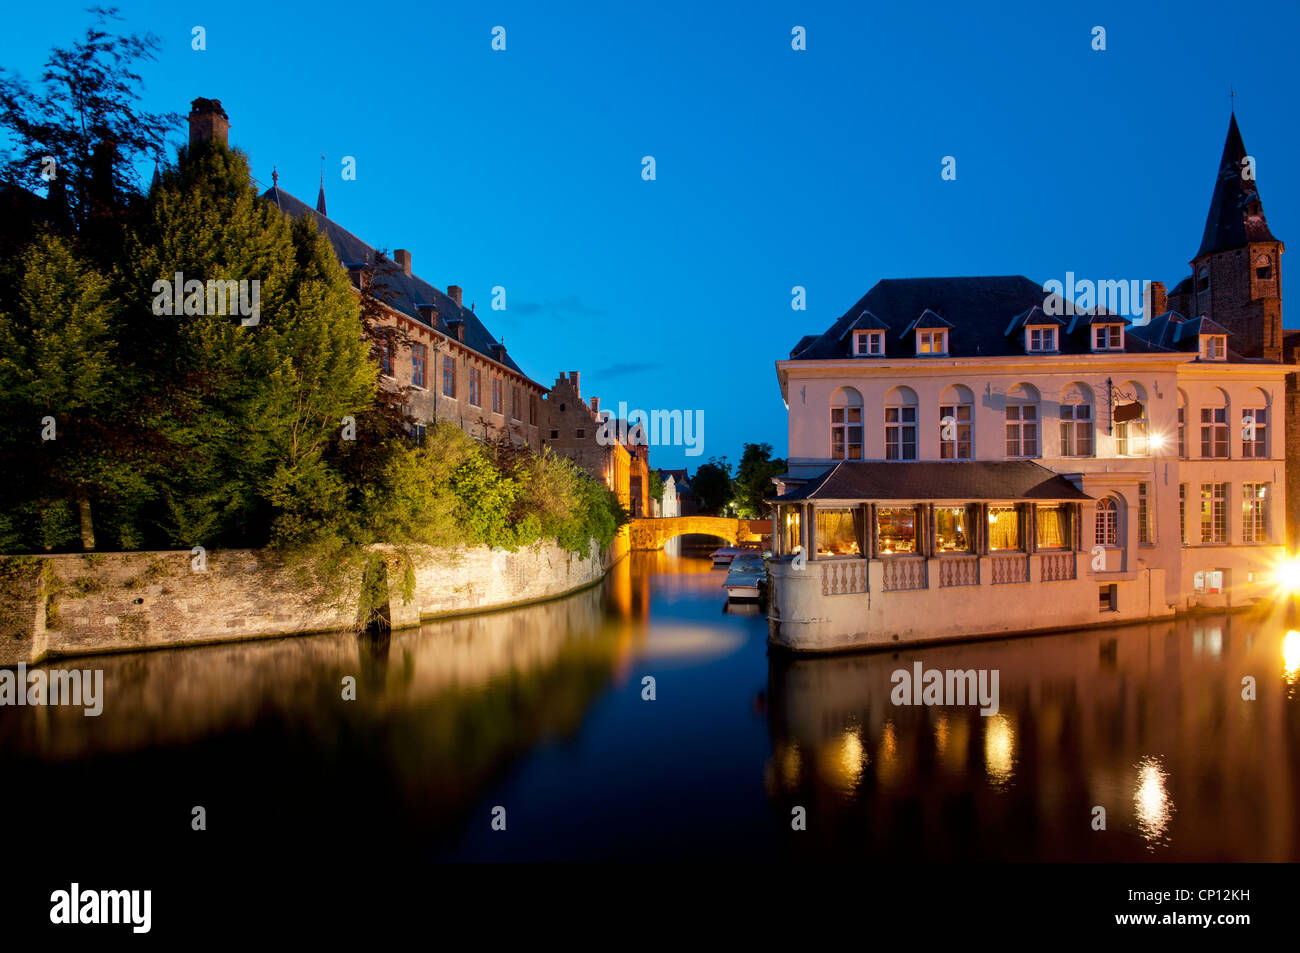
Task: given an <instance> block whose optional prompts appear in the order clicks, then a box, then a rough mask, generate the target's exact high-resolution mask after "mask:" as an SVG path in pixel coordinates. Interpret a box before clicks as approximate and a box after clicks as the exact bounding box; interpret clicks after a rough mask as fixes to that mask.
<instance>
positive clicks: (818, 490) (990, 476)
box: [774, 460, 1092, 503]
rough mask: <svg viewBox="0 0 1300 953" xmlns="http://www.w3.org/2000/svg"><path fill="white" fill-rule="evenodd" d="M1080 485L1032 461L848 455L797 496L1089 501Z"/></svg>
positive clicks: (785, 498)
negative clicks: (876, 458)
mask: <svg viewBox="0 0 1300 953" xmlns="http://www.w3.org/2000/svg"><path fill="white" fill-rule="evenodd" d="M1090 499H1092V497H1090V496H1088V495H1087V494H1086V493H1084V492H1083V491H1082V490H1080V489H1079V488H1078V487H1077V486H1075V485H1074V484H1073V483H1071V482H1070V481H1069V480H1067V479H1066V478H1065V477H1063V476H1061V475H1060V474H1059V473H1055V472H1054V471H1052V470H1049V469H1047V468H1046V467H1044V466H1040V465H1039V464H1037V463H1034V462H1032V461H1030V460H989V461H983V460H960V461H947V462H935V463H879V462H870V461H862V460H845V461H843V462H841V463H837V464H836V465H835V466H834V467H832V468H831V469H829V470H827V471H826V472H825V473H823V474H822V475H821V476H819V477H817V478H816V479H814V480H811V481H809V482H808V483H806V484H804V485H803V486H801V487H798V488H797V489H792V490H791V491H790V492H788V493H786V494H784V495H782V496H778V497H775V498H774V502H777V503H787V502H791V501H794V500H971V501H976V500H1047V501H1062V502H1064V501H1074V500H1090Z"/></svg>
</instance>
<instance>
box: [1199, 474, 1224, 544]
mask: <svg viewBox="0 0 1300 953" xmlns="http://www.w3.org/2000/svg"><path fill="white" fill-rule="evenodd" d="M1227 541H1228V484H1226V483H1202V484H1201V542H1202V543H1226V542H1227Z"/></svg>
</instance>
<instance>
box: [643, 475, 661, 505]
mask: <svg viewBox="0 0 1300 953" xmlns="http://www.w3.org/2000/svg"><path fill="white" fill-rule="evenodd" d="M646 495H647V496H648V497H649V498H650V499H652V500H654V501H656V502H657V503H659V505H660V506H662V505H663V500H664V478H663V477H661V476H660V475H659V471H658V470H651V471H650V476H649V478H648V479H647V481H646Z"/></svg>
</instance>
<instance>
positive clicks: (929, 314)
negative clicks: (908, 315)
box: [902, 308, 956, 337]
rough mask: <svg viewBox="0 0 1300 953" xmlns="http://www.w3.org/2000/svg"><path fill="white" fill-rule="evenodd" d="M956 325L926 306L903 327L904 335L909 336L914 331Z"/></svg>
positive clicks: (933, 329) (949, 327) (934, 329)
mask: <svg viewBox="0 0 1300 953" xmlns="http://www.w3.org/2000/svg"><path fill="white" fill-rule="evenodd" d="M954 327H956V325H955V324H953V323H952V322H951V321H945V320H944V319H943V317H942V316H941V315H938V314H935V313H934V312H933V311H931V310H930V309H929V308H926V309H925V310H924V311H922V312H921V313H920V314H919V315H917V316H916V319H915V320H913V321H912V323H911V324H909V325H908V326H907V327H905V328H903V334H902V336H903V337H907V336H908V335H909V334H911V333H912V332H913V331H944V330H951V329H952V328H954Z"/></svg>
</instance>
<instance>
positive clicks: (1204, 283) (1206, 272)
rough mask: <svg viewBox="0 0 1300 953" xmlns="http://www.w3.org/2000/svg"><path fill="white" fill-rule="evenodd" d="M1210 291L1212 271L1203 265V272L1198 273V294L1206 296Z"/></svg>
mask: <svg viewBox="0 0 1300 953" xmlns="http://www.w3.org/2000/svg"><path fill="white" fill-rule="evenodd" d="M1209 290H1210V269H1208V268H1206V267H1205V266H1204V265H1202V266H1201V270H1200V271H1198V272H1197V273H1196V293H1197V294H1204V293H1205V292H1207V291H1209Z"/></svg>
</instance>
